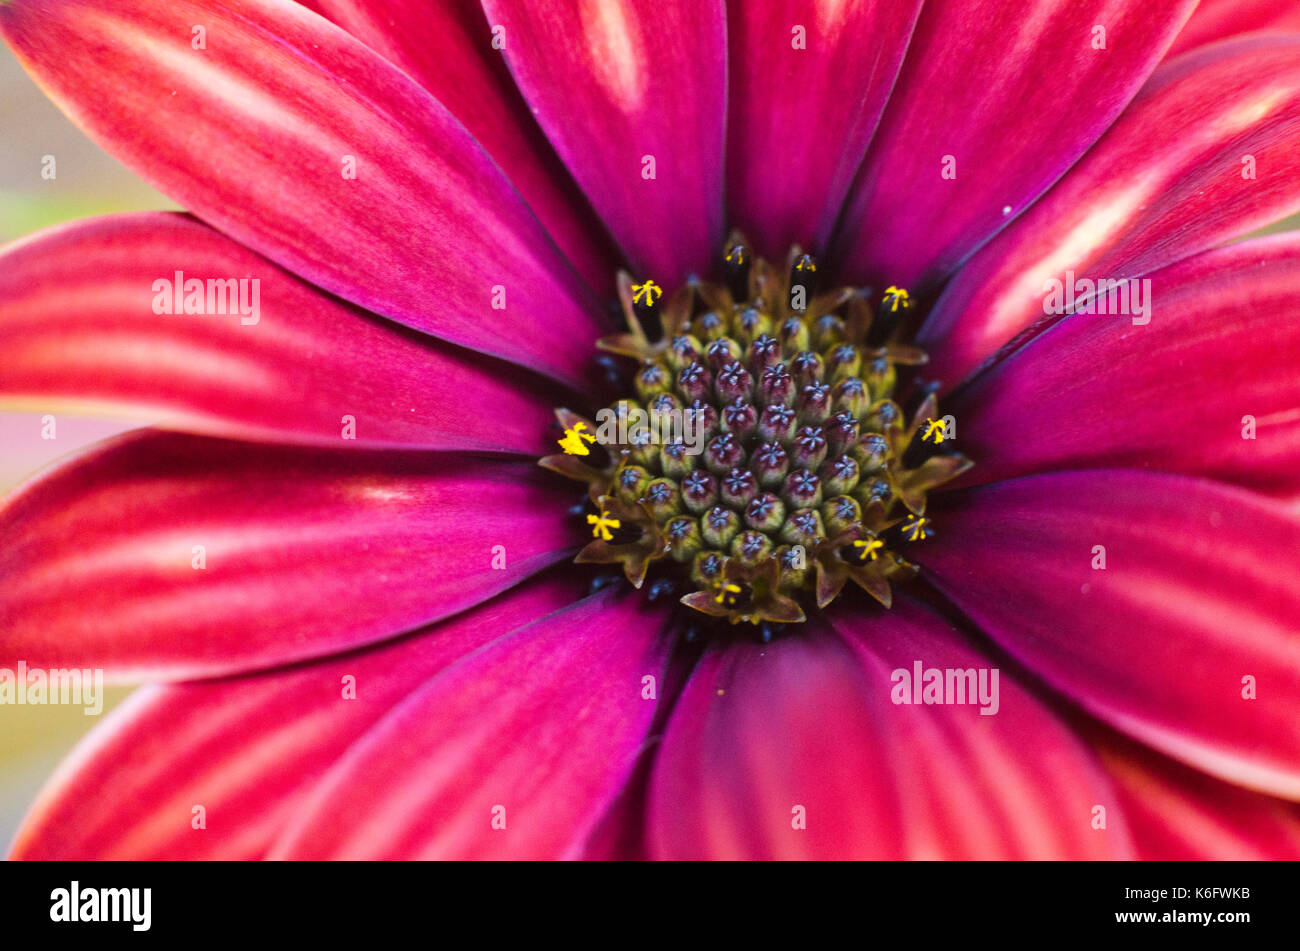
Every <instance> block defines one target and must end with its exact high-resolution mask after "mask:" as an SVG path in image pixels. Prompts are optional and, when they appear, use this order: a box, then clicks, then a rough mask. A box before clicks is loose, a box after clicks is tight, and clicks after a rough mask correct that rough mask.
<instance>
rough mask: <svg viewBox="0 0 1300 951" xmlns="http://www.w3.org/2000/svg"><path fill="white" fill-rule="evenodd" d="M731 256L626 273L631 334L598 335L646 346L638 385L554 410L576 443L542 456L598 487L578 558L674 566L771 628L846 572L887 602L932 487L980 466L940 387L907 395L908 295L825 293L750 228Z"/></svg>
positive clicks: (917, 357) (725, 615)
mask: <svg viewBox="0 0 1300 951" xmlns="http://www.w3.org/2000/svg"><path fill="white" fill-rule="evenodd" d="M723 270H724V272H725V274H726V278H725V280H724V281H721V282H718V283H711V282H704V281H698V280H692V281H690V282H689V283H687V284H686V285H685V286H684V287H682V288H680V289H678V290H677V291H676V292H675V293H674V294H672V295H671V296H668V297H664V294H663V291H662V289H660V288H659V287H658V285H656V284H654V282H653V281H646V282H645V283H643V284H634V283H633V282H632V280H631V278H630V277H629V276H628V275H627V274H620V275H619V294H620V298H621V301H622V304H623V312H624V316H625V317H626V318H627V322H628V332H626V333H623V334H619V335H617V336H615V337H611V338H607V339H605V340H602V341H600V342H599V346H600V347H601V349H604V350H606V351H609V352H612V353H615V354H618V355H620V356H623V357H627V358H630V359H631V360H635V361H637V365H636V366H635V368H633V370H632V373H631V380H632V390H633V394H630V396H631V395H634V398H629V399H624V400H620V401H618V402H617V403H616V404H614V405H613V406H610V407H607V408H605V409H602V410H601V411H600V412H598V413H597V414H596V417H595V419H594V420H593V419H587V418H584V417H581V416H579V415H577V414H575V413H573V412H571V411H569V410H558V411H557V416H558V417H559V421H560V426H561V428H562V429H563V431H564V438H562V439H560V440H559V444H560V446H561V447H562V448H563V449H564V452H562V453H558V454H555V455H551V456H547V457H546V458H545V459H543V460H541V462H542V465H544V466H546V467H547V468H550V469H553V470H555V471H557V472H560V473H561V474H563V475H566V476H569V477H570V478H574V479H578V480H581V481H583V482H584V483H586V485H587V499H588V502H589V504H590V508H589V512H590V514H588V515H587V523H588V525H590V526H592V541H591V542H590V543H589V544H588V545H587V547H586V548H584V549H583V550H582V552H581V553H580V554H579V556H578V561H580V562H584V563H604V564H620V565H621V566H622V568H623V571H624V573H625V574H626V576H627V578H628V579H629V580H630V581H631V582H632V583H633V584H634V585H636V586H637V587H638V588H639V587H641V586H642V585H643V584H644V582H645V579H646V577H647V574H648V572H650V571H655V572H657V573H658V572H662V573H666V574H669V575H675V576H676V578H677V579H678V580H679V581H681V582H683V583H685V584H686V585H687V587H688V588H690V589H692V590H689V591H688V593H687V594H685V595H684V596H683V597H682V598H681V601H682V603H683V604H684V605H686V606H687V607H689V608H692V609H694V610H695V611H698V612H701V613H703V614H706V615H711V616H713V617H716V618H722V619H726V620H729V621H730V622H732V623H733V624H734V623H738V622H742V621H743V622H749V623H751V624H754V625H763V626H764V630H768V629H769V627H770V625H772V624H788V623H793V622H798V621H803V620H805V619H806V618H807V614H808V611H810V610H813V609H821V608H825V607H826V606H827V605H828V604H830V603H831V602H832V601H833V600H834V599H835V598H836V597H837V596H838V594H839V593H840V591H841V590H842V589H843V587H844V585H845V584H846V583H847V582H848V581H850V580H851V581H854V582H856V583H857V584H858V585H860V586H861V587H862V588H863V589H864V590H866V591H867V592H869V593H870V594H871V595H872V596H873V597H875V598H877V599H878V600H879V601H881V602H882V603H883V604H884V605H885V606H886V607H888V606H889V603H890V600H891V594H890V582H891V581H902V580H906V579H908V578H910V577H911V576H912V575H914V574H915V570H916V569H915V567H914V566H913V565H912V564H911V563H910V562H909V561H908V560H907V559H906V558H905V557H904V556H903V554H902V551H901V549H902V548H903V547H904V546H907V545H911V544H915V543H918V542H920V541H923V540H924V539H925V538H926V537H929V535H931V534H932V527H931V525H930V521H929V519H927V518H925V500H926V493H927V491H928V490H930V489H932V488H934V487H935V486H937V485H940V484H942V483H943V482H946V481H948V480H950V479H952V478H955V477H956V476H957V475H959V474H960V473H961V472H963V471H965V470H966V469H967V468H968V467H969V466H970V462H969V461H968V460H966V459H965V458H963V457H962V456H960V455H957V454H955V453H952V452H949V451H947V447H946V446H945V445H944V444H945V443H946V442H947V441H948V439H949V437H950V435H951V433H952V428H953V422H952V421H951V418H950V417H948V418H942V417H940V416H939V415H938V409H937V405H936V401H935V397H934V396H933V394H932V393H929V394H927V393H926V392H925V391H924V390H921V391H920V392H919V393H917V394H916V397H915V399H914V402H915V403H916V406H915V408H914V409H913V410H912V411H911V412H910V413H907V412H904V410H903V407H902V406H900V405H899V403H898V402H896V399H895V388H896V387H897V385H898V378H899V373H898V367H899V366H907V365H921V364H924V363H925V362H926V356H925V354H924V353H922V352H921V351H919V350H917V349H916V348H915V347H911V346H907V345H905V344H904V343H902V342H900V341H899V339H898V338H899V337H900V335H901V333H902V329H903V328H904V326H905V325H906V324H907V321H905V320H903V319H901V318H902V317H904V316H905V315H906V311H907V310H908V309H909V308H910V307H911V306H912V305H911V301H910V299H909V297H908V295H907V293H906V292H905V291H903V290H901V289H899V288H893V287H891V288H889V290H888V291H887V292H886V293H885V295H884V296H883V297H877V296H875V295H873V294H872V293H871V292H870V291H867V290H863V289H859V288H852V287H840V288H835V289H834V290H831V291H826V292H820V293H817V292H815V285H816V283H817V282H816V277H817V266H816V262H815V261H813V259H812V258H811V257H809V256H808V255H806V254H802V253H801V252H800V250H799V249H798V248H794V249H792V250H791V252H790V256H789V261H788V264H787V267H786V269H785V271H784V272H780V271H778V270H776V269H775V268H773V267H772V266H771V265H770V264H768V262H766V261H764V260H762V259H756V258H753V257H752V255H751V254H750V252H749V250H748V248H747V247H746V246H745V244H744V242H743V240H742V239H741V238H740V237H739V236H738V235H737V236H733V238H732V241H731V242H730V244H729V245H728V247H727V249H726V255H725V265H724V268H723ZM661 297H663V298H664V299H663V300H660V298H661ZM647 324H649V325H655V324H657V325H658V326H659V327H660V328H661V329H662V331H663V334H662V337H661V338H660V339H657V340H652V339H650V337H649V336H648V335H647V334H646V332H645V330H644V329H643V328H644V327H645V326H647Z"/></svg>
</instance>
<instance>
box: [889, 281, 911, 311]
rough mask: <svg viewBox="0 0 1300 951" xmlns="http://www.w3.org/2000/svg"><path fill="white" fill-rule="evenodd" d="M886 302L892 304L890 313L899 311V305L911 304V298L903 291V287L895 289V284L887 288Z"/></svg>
mask: <svg viewBox="0 0 1300 951" xmlns="http://www.w3.org/2000/svg"><path fill="white" fill-rule="evenodd" d="M885 300H887V301H890V302H891V305H892V306H890V308H889V311H890V313H893V312H894V311H896V310H898V305H899V304H904V305H908V304H910V298H909V297H908V294H907V291H905V290H903V289H902V288H901V287H895V286H894V285H893V284H890V285H889V286H888V287H886V288H885Z"/></svg>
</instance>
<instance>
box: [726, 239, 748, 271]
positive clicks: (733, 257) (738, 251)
mask: <svg viewBox="0 0 1300 951" xmlns="http://www.w3.org/2000/svg"><path fill="white" fill-rule="evenodd" d="M727 263H728V264H735V265H737V266H740V265H742V264H744V263H745V248H744V246H743V245H739V244H738V245H736V246H735V247H734V248H732V249H731V250H730V251H728V252H727Z"/></svg>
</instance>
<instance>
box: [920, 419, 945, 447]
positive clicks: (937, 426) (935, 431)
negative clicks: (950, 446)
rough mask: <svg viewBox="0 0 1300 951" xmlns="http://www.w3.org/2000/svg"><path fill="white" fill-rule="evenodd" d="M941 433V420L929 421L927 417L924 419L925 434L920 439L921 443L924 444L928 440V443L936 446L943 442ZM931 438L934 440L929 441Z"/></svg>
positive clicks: (942, 427) (942, 428)
mask: <svg viewBox="0 0 1300 951" xmlns="http://www.w3.org/2000/svg"><path fill="white" fill-rule="evenodd" d="M943 431H944V425H943V420H941V419H937V420H936V419H930V417H928V416H927V417H926V418H925V434H924V435H923V436H922V437H921V441H922V442H925V441H926V440H927V439H929V440H930V442H932V443H934V444H935V445H936V446H937V445H938V444H939V443H941V442H943ZM931 436H933V437H934V438H933V439H930V437H931Z"/></svg>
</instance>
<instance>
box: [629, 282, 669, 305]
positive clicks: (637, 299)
mask: <svg viewBox="0 0 1300 951" xmlns="http://www.w3.org/2000/svg"><path fill="white" fill-rule="evenodd" d="M663 293H664V289H663V288H662V287H660V286H659V285H658V284H656V283H655V282H654V281H652V280H651V279H650V278H646V282H645V283H644V284H633V285H632V303H634V304H645V305H646V306H647V307H653V306H654V302H655V301H657V300H658V299H659V298H660V297H662V296H663Z"/></svg>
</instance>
